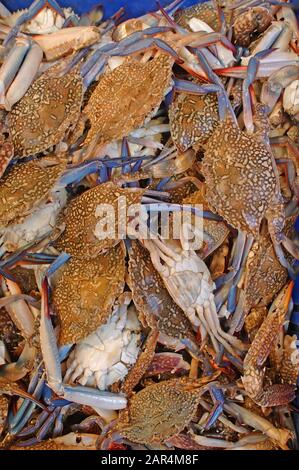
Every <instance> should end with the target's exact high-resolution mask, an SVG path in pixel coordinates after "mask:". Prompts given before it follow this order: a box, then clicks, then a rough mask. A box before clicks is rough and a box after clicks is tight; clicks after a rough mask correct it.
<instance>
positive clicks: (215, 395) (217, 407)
mask: <svg viewBox="0 0 299 470" xmlns="http://www.w3.org/2000/svg"><path fill="white" fill-rule="evenodd" d="M209 392H210V395H211V397H212V400H213V403H214V406H213V408H212V410H211V412H210V415H209V418H208V420H207V422H206V424H205V426H204V428H205V429H210V428H211V427H212V426H213V425H214V424H215V423H216V421H217V419H218V418H219V416H220V415H221V414H222V412H223V405H224V394H223V392H222V390H221V388H218V387H211V388H210V389H209Z"/></svg>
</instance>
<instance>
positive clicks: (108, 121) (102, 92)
mask: <svg viewBox="0 0 299 470" xmlns="http://www.w3.org/2000/svg"><path fill="white" fill-rule="evenodd" d="M171 72H172V60H171V58H169V57H168V56H166V55H164V54H162V55H160V56H158V57H157V58H154V59H153V60H151V61H149V62H147V63H145V64H142V63H140V62H137V61H135V60H133V61H130V62H125V63H123V64H122V65H120V66H119V67H117V68H116V69H114V70H113V71H112V72H108V73H106V74H105V75H104V76H103V77H102V79H101V80H100V82H99V84H98V85H97V87H96V89H95V90H94V92H93V94H92V96H91V97H90V100H89V102H88V105H87V106H86V108H85V109H84V114H86V116H87V117H88V118H89V120H90V123H91V129H90V131H89V134H88V135H87V138H86V143H89V142H90V141H91V140H92V139H93V138H94V137H95V136H97V137H98V139H99V140H98V143H99V144H107V143H109V142H111V141H113V140H115V139H121V138H122V137H124V136H127V135H128V134H130V132H131V131H132V130H134V129H136V128H138V127H140V126H141V125H142V124H143V123H144V121H145V119H146V118H147V117H148V116H150V114H151V113H152V112H153V111H154V110H155V109H156V108H157V107H158V106H159V105H160V103H161V101H162V99H163V97H164V94H165V92H166V90H167V88H168V87H169V85H170V80H171Z"/></svg>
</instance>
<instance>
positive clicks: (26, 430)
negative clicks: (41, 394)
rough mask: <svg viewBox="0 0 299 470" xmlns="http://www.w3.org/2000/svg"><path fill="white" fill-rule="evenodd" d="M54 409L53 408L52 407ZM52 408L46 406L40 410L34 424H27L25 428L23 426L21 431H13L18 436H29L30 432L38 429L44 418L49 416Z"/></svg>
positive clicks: (32, 432)
mask: <svg viewBox="0 0 299 470" xmlns="http://www.w3.org/2000/svg"><path fill="white" fill-rule="evenodd" d="M53 409H54V408H53ZM51 411H52V410H51V409H50V408H47V409H46V410H44V411H42V412H41V414H40V415H39V416H38V417H37V419H36V421H35V423H34V424H32V425H31V426H27V427H26V428H24V429H23V430H22V431H20V432H18V433H15V434H17V435H18V438H19V437H27V436H31V435H32V434H34V433H35V432H36V431H37V430H38V429H40V427H41V426H42V424H43V423H44V422H45V421H46V419H47V418H48V417H49V414H50V412H51Z"/></svg>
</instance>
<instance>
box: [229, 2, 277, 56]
mask: <svg viewBox="0 0 299 470" xmlns="http://www.w3.org/2000/svg"><path fill="white" fill-rule="evenodd" d="M272 20H273V16H272V14H271V11H270V10H268V9H267V8H264V7H254V8H249V9H248V10H247V11H245V12H244V13H241V14H240V15H239V16H238V17H237V19H236V20H235V22H234V25H233V28H234V37H235V41H236V43H237V44H239V45H240V46H243V47H248V46H249V45H250V43H251V42H252V40H253V39H254V38H256V37H257V36H258V35H259V34H261V33H263V32H264V31H265V30H266V29H267V28H268V26H270V24H271V22H272Z"/></svg>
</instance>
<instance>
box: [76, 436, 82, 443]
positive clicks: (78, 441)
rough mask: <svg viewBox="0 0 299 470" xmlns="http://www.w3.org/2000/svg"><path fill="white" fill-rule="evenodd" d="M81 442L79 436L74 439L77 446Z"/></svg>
mask: <svg viewBox="0 0 299 470" xmlns="http://www.w3.org/2000/svg"><path fill="white" fill-rule="evenodd" d="M81 441H82V438H81V437H80V436H77V437H76V443H77V444H80V442H81Z"/></svg>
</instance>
